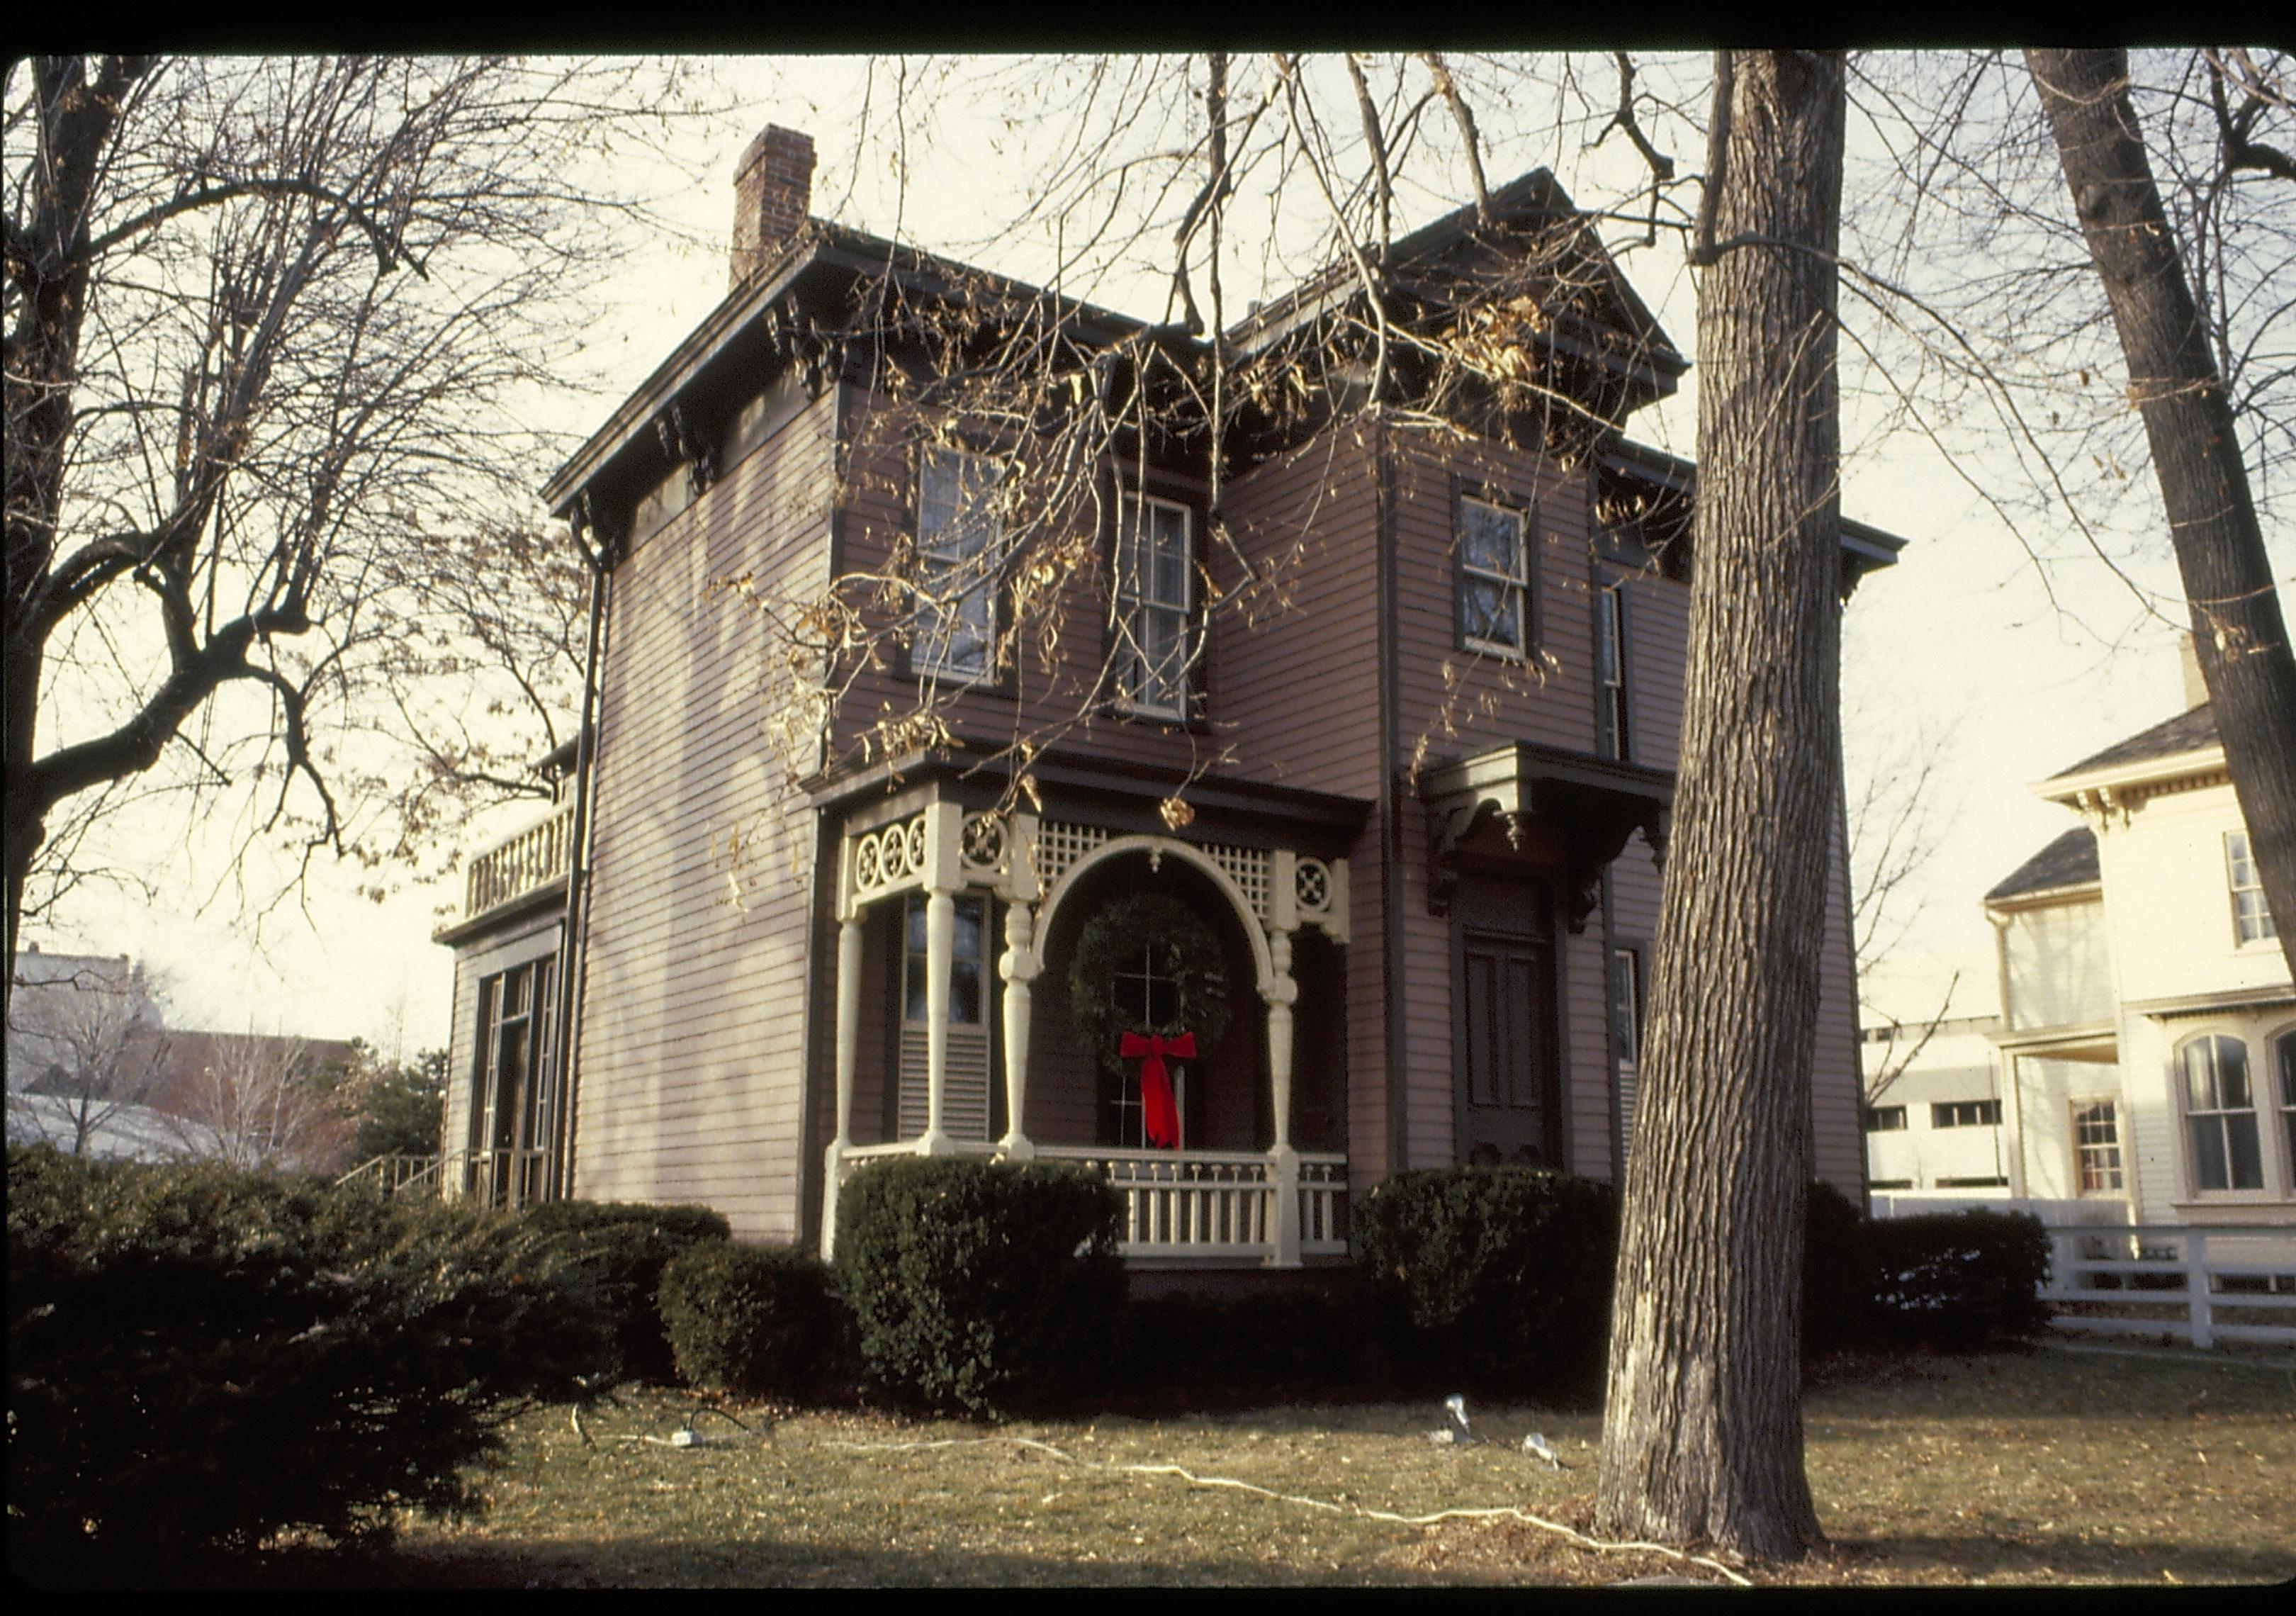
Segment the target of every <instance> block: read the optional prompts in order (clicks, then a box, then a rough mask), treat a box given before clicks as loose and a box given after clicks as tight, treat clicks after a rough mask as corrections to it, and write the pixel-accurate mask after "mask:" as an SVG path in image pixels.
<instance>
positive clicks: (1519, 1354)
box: [1349, 1168, 1619, 1395]
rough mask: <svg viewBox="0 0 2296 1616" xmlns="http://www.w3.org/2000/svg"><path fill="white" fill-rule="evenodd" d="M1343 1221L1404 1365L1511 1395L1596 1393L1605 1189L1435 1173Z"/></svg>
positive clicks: (1573, 1180)
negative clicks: (1592, 1388) (1347, 1222)
mask: <svg viewBox="0 0 2296 1616" xmlns="http://www.w3.org/2000/svg"><path fill="white" fill-rule="evenodd" d="M1349 1212H1350V1216H1351V1218H1352V1220H1353V1223H1354V1240H1353V1243H1354V1251H1355V1261H1356V1267H1357V1275H1358V1276H1359V1278H1360V1279H1361V1281H1362V1283H1364V1284H1365V1285H1367V1286H1368V1287H1369V1288H1370V1291H1371V1294H1372V1297H1373V1300H1374V1307H1375V1309H1376V1313H1377V1316H1378V1317H1380V1318H1381V1320H1382V1324H1383V1325H1384V1333H1385V1334H1386V1337H1387V1341H1388V1344H1389V1345H1390V1349H1391V1350H1393V1351H1394V1352H1395V1353H1396V1355H1397V1357H1398V1359H1399V1360H1400V1362H1401V1363H1402V1364H1403V1365H1405V1366H1411V1367H1415V1368H1416V1369H1418V1370H1419V1371H1420V1372H1422V1373H1423V1374H1432V1375H1434V1376H1436V1377H1437V1378H1439V1379H1440V1380H1442V1381H1443V1382H1444V1383H1445V1384H1447V1385H1448V1384H1451V1383H1453V1382H1457V1383H1459V1384H1462V1385H1464V1386H1465V1387H1466V1388H1467V1389H1468V1390H1486V1391H1498V1392H1505V1393H1508V1394H1511V1395H1521V1394H1522V1393H1525V1392H1538V1391H1572V1392H1575V1391H1580V1390H1585V1389H1587V1387H1588V1386H1590V1385H1592V1384H1593V1383H1594V1382H1595V1379H1596V1377H1597V1376H1598V1375H1599V1374H1600V1373H1601V1370H1602V1361H1603V1346H1604V1342H1605V1341H1606V1340H1607V1339H1608V1333H1609V1328H1610V1313H1611V1308H1610V1295H1611V1268H1612V1267H1613V1264H1614V1262H1615V1260H1616V1258H1617V1251H1618V1227H1619V1206H1618V1197H1617V1194H1616V1193H1615V1192H1614V1191H1613V1190H1612V1189H1611V1186H1610V1185H1607V1184H1602V1183H1598V1182H1596V1181H1595V1180H1593V1179H1589V1178H1578V1177H1570V1175H1568V1174H1563V1173H1551V1172H1546V1171H1543V1170H1540V1169H1532V1168H1447V1169H1437V1170H1432V1171H1419V1172H1406V1173H1397V1174H1395V1175H1394V1176H1392V1177H1389V1178H1387V1179H1385V1180H1383V1181H1382V1182H1381V1183H1380V1184H1378V1185H1374V1187H1373V1189H1372V1190H1371V1192H1370V1194H1366V1195H1365V1196H1364V1197H1363V1198H1362V1200H1361V1201H1359V1202H1357V1203H1356V1204H1355V1205H1354V1206H1353V1207H1351V1208H1350V1209H1349Z"/></svg>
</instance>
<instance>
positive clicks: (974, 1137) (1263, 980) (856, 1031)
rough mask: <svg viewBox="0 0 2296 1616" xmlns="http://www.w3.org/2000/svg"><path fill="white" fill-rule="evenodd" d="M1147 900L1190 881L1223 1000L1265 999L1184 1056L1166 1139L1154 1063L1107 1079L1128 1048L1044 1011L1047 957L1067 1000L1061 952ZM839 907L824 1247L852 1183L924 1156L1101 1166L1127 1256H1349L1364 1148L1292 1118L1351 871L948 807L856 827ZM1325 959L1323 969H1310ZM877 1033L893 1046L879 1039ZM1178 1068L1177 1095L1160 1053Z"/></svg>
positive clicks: (1203, 1260)
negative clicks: (1344, 1145) (1351, 1178)
mask: <svg viewBox="0 0 2296 1616" xmlns="http://www.w3.org/2000/svg"><path fill="white" fill-rule="evenodd" d="M1123 882H1130V883H1131V885H1130V887H1129V888H1127V887H1125V886H1124V885H1123V884H1122V883H1123ZM1144 887H1145V888H1153V889H1154V890H1160V891H1168V892H1169V891H1177V892H1180V893H1182V894H1184V895H1185V897H1187V898H1189V900H1190V901H1191V902H1193V904H1194V905H1195V906H1196V908H1197V909H1199V910H1201V911H1202V912H1203V913H1204V914H1205V916H1206V918H1207V919H1208V920H1209V921H1210V923H1212V924H1213V925H1214V926H1216V927H1217V928H1218V930H1219V931H1220V932H1221V934H1222V940H1221V941H1220V943H1219V945H1218V950H1217V952H1218V962H1217V964H1216V965H1215V966H1214V968H1212V969H1211V970H1210V971H1208V972H1207V973H1206V974H1207V975H1208V976H1210V978H1211V979H1212V980H1214V981H1216V982H1217V983H1218V991H1219V992H1220V993H1222V994H1224V993H1225V991H1226V981H1227V980H1230V979H1231V978H1233V979H1235V980H1239V981H1241V980H1251V983H1252V985H1253V988H1254V989H1255V991H1254V993H1253V994H1252V995H1251V998H1254V999H1256V1000H1257V1001H1258V1002H1257V1005H1252V1006H1251V1007H1250V1009H1251V1012H1252V1013H1248V1014H1247V1015H1244V1016H1240V1017H1238V1018H1237V1019H1238V1021H1239V1023H1240V1024H1239V1025H1238V1027H1237V1029H1236V1030H1235V1031H1234V1032H1231V1033H1228V1034H1226V1038H1225V1040H1224V1044H1223V1046H1222V1047H1220V1048H1218V1049H1213V1048H1206V1049H1205V1050H1204V1051H1203V1053H1202V1058H1201V1059H1198V1058H1194V1056H1195V1053H1196V1052H1195V1051H1194V1050H1193V1048H1191V1049H1190V1050H1189V1051H1188V1052H1187V1053H1188V1054H1189V1055H1190V1056H1191V1058H1190V1059H1188V1060H1187V1061H1186V1062H1185V1069H1184V1067H1183V1062H1181V1061H1180V1060H1178V1059H1175V1060H1174V1061H1173V1062H1172V1063H1171V1070H1170V1076H1169V1097H1170V1103H1171V1106H1172V1117H1171V1119H1170V1120H1169V1122H1168V1123H1167V1124H1166V1125H1165V1126H1166V1127H1168V1128H1169V1129H1170V1132H1169V1134H1168V1135H1167V1136H1165V1137H1164V1138H1163V1139H1161V1140H1156V1133H1157V1131H1158V1130H1153V1129H1150V1128H1147V1125H1146V1118H1147V1117H1148V1114H1149V1112H1150V1111H1151V1110H1152V1109H1153V1108H1152V1106H1151V1105H1150V1104H1149V1103H1148V1101H1147V1098H1146V1093H1147V1089H1146V1086H1147V1085H1148V1083H1149V1081H1150V1079H1149V1078H1148V1076H1147V1074H1146V1072H1145V1070H1142V1071H1141V1072H1139V1073H1138V1074H1137V1075H1136V1076H1131V1075H1128V1076H1127V1077H1126V1078H1125V1079H1121V1080H1111V1079H1110V1078H1108V1077H1107V1076H1105V1075H1103V1072H1102V1070H1100V1069H1101V1068H1103V1067H1105V1068H1113V1067H1115V1066H1116V1065H1117V1062H1115V1061H1113V1060H1111V1059H1109V1058H1108V1057H1109V1056H1111V1055H1112V1054H1113V1053H1114V1046H1113V1044H1112V1043H1111V1045H1110V1046H1109V1047H1108V1048H1107V1049H1104V1050H1103V1049H1098V1048H1095V1047H1088V1040H1086V1039H1084V1038H1082V1037H1081V1035H1073V1034H1071V1033H1070V1029H1069V1026H1068V1017H1067V1015H1066V1014H1065V1013H1061V1014H1058V1015H1057V1016H1054V1015H1048V1016H1046V1017H1043V1018H1039V1017H1038V1016H1037V1013H1036V1010H1037V1005H1036V997H1037V995H1036V991H1035V988H1036V983H1037V980H1038V979H1039V978H1040V977H1043V976H1046V974H1047V968H1048V961H1049V963H1050V964H1051V966H1052V967H1053V969H1052V971H1051V975H1052V977H1053V984H1058V985H1060V986H1061V987H1062V988H1068V987H1070V982H1069V980H1068V976H1069V972H1067V970H1065V969H1063V968H1062V962H1063V961H1065V960H1067V959H1069V958H1070V957H1071V956H1074V955H1075V954H1076V952H1077V951H1078V929H1079V926H1080V925H1082V924H1083V923H1085V918H1086V917H1087V916H1088V915H1095V914H1096V913H1100V912H1102V911H1103V910H1104V909H1106V908H1107V907H1109V906H1111V898H1112V895H1113V894H1115V893H1117V892H1119V891H1123V890H1128V891H1130V892H1132V893H1133V894H1134V895H1136V894H1137V892H1138V891H1139V890H1141V889H1142V888H1144ZM837 894H838V897H837V910H836V918H837V921H838V950H837V958H836V965H835V975H834V981H835V983H836V1000H835V1002H836V1005H837V1015H836V1047H835V1080H836V1136H835V1137H834V1139H833V1140H832V1142H831V1144H829V1146H828V1148H827V1151H826V1153H825V1156H826V1159H825V1161H824V1175H823V1210H822V1224H821V1227H822V1242H821V1249H822V1252H823V1254H824V1256H827V1255H829V1254H830V1253H831V1252H832V1251H833V1250H834V1246H835V1240H836V1212H837V1199H838V1195H839V1193H840V1191H841V1189H842V1188H843V1186H844V1185H845V1184H846V1183H847V1182H849V1180H850V1179H851V1177H853V1175H854V1174H855V1173H857V1172H859V1171H863V1170H865V1169H866V1168H867V1167H868V1166H869V1164H870V1163H872V1162H873V1161H882V1160H885V1159H888V1158H890V1157H898V1156H904V1155H923V1156H972V1157H980V1158H990V1159H999V1160H1005V1161H1031V1160H1034V1161H1067V1162H1074V1163H1076V1164H1078V1166H1081V1167H1084V1168H1086V1169H1089V1170H1091V1171H1093V1172H1095V1173H1096V1174H1099V1175H1101V1176H1103V1177H1105V1178H1106V1179H1107V1180H1108V1182H1109V1183H1110V1184H1111V1185H1114V1186H1115V1188H1116V1189H1117V1191H1118V1193H1119V1195H1120V1197H1121V1199H1122V1202H1123V1206H1124V1237H1123V1242H1122V1251H1123V1253H1124V1255H1125V1257H1126V1258H1127V1259H1128V1260H1131V1261H1134V1262H1139V1263H1149V1264H1160V1265H1178V1266H1204V1267H1238V1266H1244V1265H1259V1266H1265V1267H1286V1268H1289V1267H1300V1265H1301V1264H1302V1263H1303V1262H1304V1261H1313V1260H1321V1259H1335V1258H1339V1257H1341V1256H1343V1255H1344V1254H1345V1252H1346V1250H1347V1229H1346V1218H1347V1176H1348V1172H1347V1156H1346V1153H1345V1152H1344V1151H1341V1150H1332V1149H1302V1148H1300V1144H1299V1142H1298V1135H1297V1131H1296V1126H1295V1125H1296V1123H1297V1121H1298V1119H1297V1118H1296V1117H1295V1114H1294V1109H1295V1108H1294V1100H1295V1094H1294V1090H1295V1084H1294V1061H1295V1034H1294V1015H1295V1005H1297V1003H1298V1001H1299V998H1300V977H1299V975H1298V973H1297V972H1298V968H1299V965H1300V948H1301V946H1302V943H1303V940H1304V939H1302V938H1301V936H1300V934H1301V933H1302V932H1303V931H1307V932H1312V933H1315V934H1316V936H1315V937H1314V938H1313V940H1312V944H1310V945H1308V953H1309V954H1310V955H1312V956H1315V959H1316V960H1320V961H1323V962H1324V964H1323V965H1322V967H1321V969H1322V970H1323V972H1324V974H1325V975H1330V974H1332V973H1333V972H1335V970H1336V966H1335V965H1333V964H1332V963H1331V962H1333V961H1336V960H1337V958H1338V956H1337V954H1336V952H1335V951H1334V946H1338V945H1344V943H1345V941H1346V915H1347V865H1346V861H1345V860H1344V859H1341V858H1330V857H1316V856H1314V855H1313V854H1311V853H1308V852H1305V851H1302V850H1300V849H1286V848H1281V847H1278V848H1264V847H1249V846H1240V845H1234V844H1230V843H1226V842H1211V841H1205V842H1198V841H1189V840H1184V839H1183V838H1181V837H1178V836H1173V835H1159V834H1152V833H1138V832H1133V833H1125V832H1121V831H1119V830H1116V829H1113V828H1111V827H1106V826H1101V825H1094V824H1084V823H1079V822H1076V821H1071V820H1065V819H1049V818H1043V817H1040V816H1036V815H1030V814H1023V813H1010V814H1005V813H998V812H995V811H992V810H979V809H968V808H964V807H963V806H961V805H960V804H958V803H955V802H952V801H947V800H932V801H929V802H927V803H925V804H924V806H923V808H922V811H914V810H912V811H907V812H882V813H881V814H879V815H878V816H874V817H872V816H866V815H860V816H856V817H855V819H854V820H852V821H850V822H849V823H848V824H847V825H846V827H845V833H844V836H843V838H842V849H841V854H840V869H839V884H838V888H837ZM1000 920H1001V928H1000V927H999V925H998V922H999V921H1000ZM1000 929H1001V931H1002V939H1003V943H1004V947H1003V949H1002V950H1001V952H996V951H994V950H993V949H992V947H991V934H992V933H993V932H995V931H997V930H1000ZM873 944H874V946H872V945H873ZM1316 970H1317V967H1316V965H1315V964H1312V963H1311V964H1310V966H1309V974H1310V976H1311V978H1314V977H1315V976H1316ZM1154 974H1155V972H1154V968H1153V964H1152V962H1150V963H1149V964H1145V965H1144V967H1143V970H1142V972H1139V973H1138V975H1137V979H1136V980H1132V973H1129V972H1128V973H1127V975H1128V983H1129V986H1130V988H1132V990H1134V991H1136V992H1137V994H1138V995H1139V996H1141V997H1140V1001H1139V1002H1140V1004H1141V1005H1142V1006H1143V1007H1144V1008H1143V1009H1142V1012H1141V1014H1140V1016H1139V1017H1137V1018H1134V1021H1136V1022H1137V1023H1138V1024H1163V1023H1169V1021H1171V1020H1172V1016H1173V1013H1174V1011H1173V1009H1172V1006H1173V1005H1175V1004H1177V1000H1175V999H1167V1000H1165V1001H1162V1002H1163V1004H1164V1005H1165V1009H1164V1011H1163V1012H1162V1013H1150V1012H1149V1010H1148V1009H1147V1008H1145V1007H1146V1006H1148V1005H1150V1003H1151V999H1152V996H1153V995H1154V994H1155V993H1157V992H1158V991H1159V987H1158V984H1157V983H1156V982H1155V981H1154V980H1152V979H1153V977H1154ZM1053 984H1048V986H1050V985H1053ZM1069 997H1070V996H1069V995H1068V994H1067V993H1065V992H1064V993H1062V996H1061V1000H1060V1004H1061V1008H1062V1011H1065V1009H1066V1007H1067V1005H1068V1002H1069ZM1239 997H1241V996H1239ZM1223 1003H1224V1000H1223ZM1245 1022H1256V1025H1245V1024H1242V1023H1245ZM878 1028H883V1029H885V1031H884V1033H883V1037H882V1039H881V1049H880V1048H879V1047H877V1040H875V1039H874V1038H873V1037H871V1036H870V1035H869V1029H878ZM1317 1030H1318V1032H1319V1034H1321V1033H1322V1032H1324V1029H1317ZM1253 1033H1257V1034H1258V1036H1257V1037H1256V1038H1254V1037H1251V1034H1253ZM1239 1035H1242V1036H1239ZM1143 1065H1145V1062H1143ZM1158 1071H1159V1073H1160V1074H1161V1073H1162V1071H1163V1067H1162V1065H1161V1062H1159V1064H1158ZM865 1078H866V1079H869V1081H868V1082H867V1083H866V1084H865V1081H864V1079H865ZM1032 1078H1036V1079H1039V1084H1038V1092H1037V1094H1036V1095H1033V1096H1032V1095H1031V1093H1030V1085H1031V1079H1032ZM1332 1080H1334V1081H1336V1079H1332ZM1162 1082H1163V1079H1162V1078H1161V1076H1160V1078H1159V1086H1160V1087H1161V1085H1162ZM1253 1090H1256V1091H1257V1092H1251V1091H1253ZM880 1094H881V1096H882V1097H881V1098H878V1097H877V1096H878V1095H880ZM1160 1097H1161V1096H1160ZM1032 1106H1033V1109H1032ZM1127 1119H1128V1120H1127ZM1032 1120H1033V1121H1034V1122H1035V1124H1036V1135H1037V1136H1034V1137H1032V1136H1031V1129H1030V1127H1029V1124H1030V1122H1031V1121H1032ZM1313 1132H1314V1130H1313V1129H1312V1128H1311V1130H1310V1137H1311V1138H1312V1136H1313ZM1144 1135H1145V1136H1144ZM1152 1140H1156V1142H1153V1143H1152V1142H1151V1141H1152ZM1340 1142H1341V1141H1340V1140H1338V1139H1331V1140H1328V1141H1327V1143H1333V1144H1336V1143H1340ZM1244 1146H1250V1147H1251V1148H1242V1147H1244Z"/></svg>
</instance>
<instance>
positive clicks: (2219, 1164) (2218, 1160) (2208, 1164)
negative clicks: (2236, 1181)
mask: <svg viewBox="0 0 2296 1616" xmlns="http://www.w3.org/2000/svg"><path fill="white" fill-rule="evenodd" d="M2187 1126H2188V1127H2189V1128H2191V1129H2192V1135H2193V1177H2194V1180H2195V1181H2196V1182H2197V1183H2198V1184H2199V1185H2200V1187H2201V1188H2202V1189H2204V1190H2226V1189H2230V1188H2231V1187H2232V1180H2231V1178H2230V1177H2228V1176H2227V1175H2226V1169H2225V1148H2224V1126H2223V1124H2222V1122H2221V1121H2219V1120H2218V1119H2217V1118H2215V1117H2194V1119H2193V1120H2191V1122H2190V1123H2189V1124H2188V1125H2187Z"/></svg>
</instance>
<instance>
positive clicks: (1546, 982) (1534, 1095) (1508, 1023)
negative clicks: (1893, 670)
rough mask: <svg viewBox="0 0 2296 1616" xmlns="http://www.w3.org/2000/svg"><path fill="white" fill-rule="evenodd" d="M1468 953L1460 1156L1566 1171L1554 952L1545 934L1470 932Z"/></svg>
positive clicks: (1465, 938)
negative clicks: (1563, 1160) (1563, 1168)
mask: <svg viewBox="0 0 2296 1616" xmlns="http://www.w3.org/2000/svg"><path fill="white" fill-rule="evenodd" d="M1458 957H1459V962H1460V980H1459V984H1458V987H1459V1003H1460V1014H1459V1025H1458V1033H1459V1043H1458V1049H1457V1058H1456V1060H1455V1061H1454V1062H1453V1065H1454V1069H1455V1070H1456V1073H1457V1082H1458V1159H1459V1160H1460V1161H1463V1162H1467V1163H1471V1164H1477V1165H1483V1166H1497V1165H1500V1164H1502V1163H1505V1164H1507V1165H1510V1166H1520V1167H1546V1168H1560V1167H1561V1166H1562V1103H1561V1102H1562V1084H1561V1080H1560V1079H1561V1059H1560V1053H1561V1052H1560V1050H1559V1049H1558V1047H1557V1044H1558V1039H1557V1037H1556V1020H1555V1011H1554V948H1553V947H1552V945H1551V944H1550V943H1549V942H1548V941H1547V940H1546V939H1544V938H1536V937H1526V936H1520V935H1509V934H1506V933H1504V932H1496V931H1463V932H1462V933H1461V935H1460V942H1459V956H1458Z"/></svg>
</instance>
